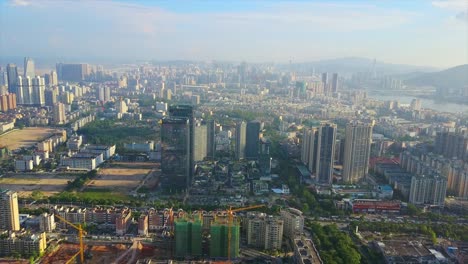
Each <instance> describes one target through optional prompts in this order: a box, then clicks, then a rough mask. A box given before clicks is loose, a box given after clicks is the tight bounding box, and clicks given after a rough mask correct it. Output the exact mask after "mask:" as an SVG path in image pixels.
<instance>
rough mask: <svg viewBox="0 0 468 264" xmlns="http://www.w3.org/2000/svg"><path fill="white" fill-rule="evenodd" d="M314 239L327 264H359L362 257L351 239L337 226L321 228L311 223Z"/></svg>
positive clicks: (309, 225)
mask: <svg viewBox="0 0 468 264" xmlns="http://www.w3.org/2000/svg"><path fill="white" fill-rule="evenodd" d="M308 227H309V228H310V231H311V232H312V239H313V241H314V243H315V246H316V247H317V249H318V250H319V252H320V257H321V258H322V260H323V262H324V263H327V264H340V263H343V264H358V263H361V255H360V254H359V252H358V250H357V248H356V246H355V245H354V243H353V241H352V239H351V237H350V236H349V235H348V234H346V233H344V232H342V231H340V230H339V229H338V227H337V226H336V225H335V224H332V225H326V226H321V225H320V224H318V223H315V222H314V223H309V224H308Z"/></svg>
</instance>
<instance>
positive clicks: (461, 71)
mask: <svg viewBox="0 0 468 264" xmlns="http://www.w3.org/2000/svg"><path fill="white" fill-rule="evenodd" d="M407 77H408V78H407V79H404V81H405V83H406V84H409V85H417V86H433V87H438V88H446V89H449V88H453V89H461V88H464V87H466V86H468V64H464V65H460V66H456V67H453V68H449V69H446V70H443V71H438V72H429V73H421V74H416V75H414V76H411V75H408V76H407Z"/></svg>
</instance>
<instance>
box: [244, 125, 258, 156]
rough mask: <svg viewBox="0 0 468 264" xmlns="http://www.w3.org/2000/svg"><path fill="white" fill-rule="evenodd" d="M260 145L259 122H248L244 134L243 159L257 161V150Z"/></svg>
mask: <svg viewBox="0 0 468 264" xmlns="http://www.w3.org/2000/svg"><path fill="white" fill-rule="evenodd" d="M259 144H260V122H258V121H252V122H248V123H247V126H246V134H245V158H246V159H258V148H259Z"/></svg>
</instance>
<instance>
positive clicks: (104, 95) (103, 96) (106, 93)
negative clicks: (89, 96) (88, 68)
mask: <svg viewBox="0 0 468 264" xmlns="http://www.w3.org/2000/svg"><path fill="white" fill-rule="evenodd" d="M96 97H97V98H98V100H99V101H101V102H104V103H105V102H108V101H110V100H111V88H110V87H109V86H101V87H99V88H98V89H97V96H96Z"/></svg>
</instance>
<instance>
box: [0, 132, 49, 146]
mask: <svg viewBox="0 0 468 264" xmlns="http://www.w3.org/2000/svg"><path fill="white" fill-rule="evenodd" d="M55 131H57V130H56V129H53V128H47V127H25V128H23V129H17V130H13V131H11V132H7V133H6V134H4V135H1V136H0V147H8V149H10V150H15V149H19V148H21V147H30V146H32V145H34V144H36V143H37V142H38V141H41V140H43V139H45V138H47V137H49V136H50V135H52V134H53V133H54V132H55Z"/></svg>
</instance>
